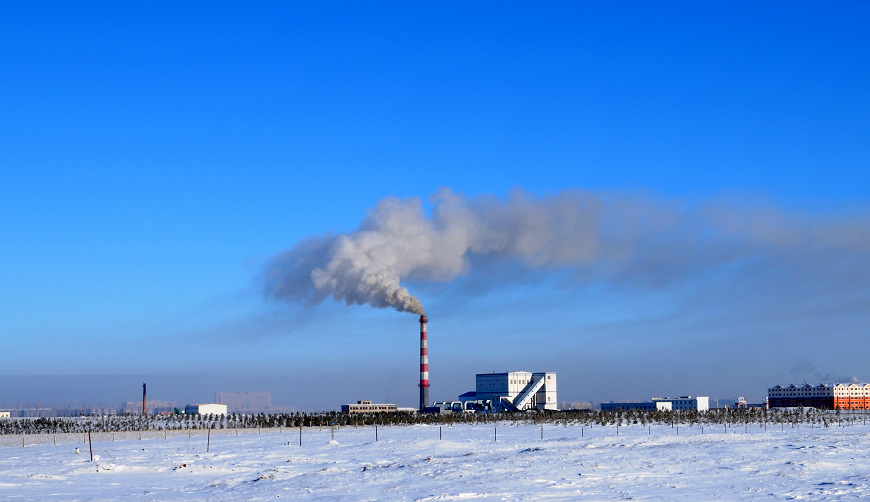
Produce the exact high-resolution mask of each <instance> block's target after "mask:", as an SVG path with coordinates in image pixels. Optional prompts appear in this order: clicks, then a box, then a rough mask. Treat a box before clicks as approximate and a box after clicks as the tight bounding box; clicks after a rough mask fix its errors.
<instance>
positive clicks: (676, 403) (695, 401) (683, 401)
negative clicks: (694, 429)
mask: <svg viewBox="0 0 870 502" xmlns="http://www.w3.org/2000/svg"><path fill="white" fill-rule="evenodd" d="M652 401H653V402H654V403H661V402H668V403H671V409H672V410H674V411H685V410H694V411H707V410H709V409H710V398H709V397H706V396H697V397H692V396H680V397H654V398H652Z"/></svg>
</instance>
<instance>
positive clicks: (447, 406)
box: [435, 371, 559, 411]
mask: <svg viewBox="0 0 870 502" xmlns="http://www.w3.org/2000/svg"><path fill="white" fill-rule="evenodd" d="M558 402H559V401H558V399H557V395H556V374H555V373H552V372H539V373H532V372H529V371H511V372H506V373H478V374H477V375H476V376H475V390H474V391H473V392H466V393H465V394H462V395H461V396H459V399H458V400H456V401H444V402H440V403H435V406H437V407H439V408H441V409H442V410H452V411H463V410H466V411H468V410H479V411H525V410H558V409H559V406H558Z"/></svg>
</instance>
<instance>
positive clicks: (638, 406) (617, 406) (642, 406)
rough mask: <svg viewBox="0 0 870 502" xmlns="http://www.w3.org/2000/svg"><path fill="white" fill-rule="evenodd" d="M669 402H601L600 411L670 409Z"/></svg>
mask: <svg viewBox="0 0 870 502" xmlns="http://www.w3.org/2000/svg"><path fill="white" fill-rule="evenodd" d="M671 409H672V408H671V403H669V402H667V401H657V402H636V403H601V411H617V410H622V411H633V410H641V411H671Z"/></svg>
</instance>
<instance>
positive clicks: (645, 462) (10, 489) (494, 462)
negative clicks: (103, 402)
mask: <svg viewBox="0 0 870 502" xmlns="http://www.w3.org/2000/svg"><path fill="white" fill-rule="evenodd" d="M333 434H334V439H333ZM439 434H440V436H441V438H442V439H439ZM542 434H543V439H541V435H542ZM190 435H191V437H188V431H171V432H169V433H168V435H167V436H166V437H165V438H164V433H163V432H155V431H151V432H145V433H142V439H139V433H138V432H127V433H123V434H122V433H115V434H114V440H113V435H112V433H99V434H94V435H93V436H92V439H93V451H94V457H95V458H94V460H93V461H91V460H90V453H89V448H88V443H87V441H86V439H87V436H86V435H82V434H63V435H61V434H58V435H27V436H2V437H0V444H2V447H0V500H64V501H68V500H70V501H72V500H76V501H84V500H121V499H124V500H252V501H253V500H275V499H289V500H297V499H304V500H354V501H357V500H710V499H717V500H794V499H805V500H849V499H858V498H863V497H867V496H870V456H868V439H870V425H860V424H859V425H853V426H848V427H837V426H836V425H834V426H832V427H830V428H820V427H819V426H818V425H817V426H815V427H811V426H809V425H806V424H804V425H801V426H800V427H799V428H798V427H792V426H790V425H785V426H784V428H783V427H782V426H781V425H769V426H768V427H767V429H766V430H765V428H764V426H759V425H758V424H755V425H749V426H748V427H744V426H743V425H740V426H733V427H730V428H728V429H727V430H726V428H725V426H707V427H705V428H704V430H703V431H702V430H701V428H700V427H699V426H697V425H695V426H692V427H688V426H681V427H679V428H672V427H670V426H665V425H658V426H657V425H653V426H652V427H651V429H648V428H647V427H645V426H641V425H633V426H622V427H620V428H619V431H618V433H617V430H616V427H615V426H613V425H610V426H592V427H590V426H588V425H586V426H581V425H568V426H563V425H556V424H547V425H544V426H543V428H542V427H541V426H540V425H534V424H530V423H521V424H519V425H516V424H512V423H509V422H500V423H498V424H492V423H490V424H476V425H470V424H460V425H453V426H452V427H450V426H446V425H445V426H438V425H413V426H406V425H403V426H380V427H378V430H377V436H378V437H377V440H376V439H375V428H374V427H372V426H366V427H359V428H354V427H346V428H341V429H339V430H335V431H332V430H330V429H329V428H326V427H324V428H322V429H319V428H317V427H313V428H305V429H304V430H303V431H302V445H301V446H300V445H299V429H287V428H284V429H263V430H261V431H258V430H257V429H251V430H240V431H235V430H232V429H230V430H227V429H223V430H214V431H212V433H211V434H210V437H209V436H207V434H206V432H205V431H203V430H199V431H193V432H191V433H190ZM55 443H56V444H55ZM22 445H24V446H22ZM76 448H78V449H79V451H80V453H79V454H76V453H75V449H76ZM207 448H208V450H209V451H206V449H207Z"/></svg>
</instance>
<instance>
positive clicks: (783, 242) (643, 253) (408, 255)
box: [266, 189, 870, 315]
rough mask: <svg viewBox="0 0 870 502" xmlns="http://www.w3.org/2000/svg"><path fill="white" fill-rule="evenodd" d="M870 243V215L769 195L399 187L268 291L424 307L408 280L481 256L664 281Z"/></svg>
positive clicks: (455, 270) (284, 263) (273, 277)
mask: <svg viewBox="0 0 870 502" xmlns="http://www.w3.org/2000/svg"><path fill="white" fill-rule="evenodd" d="M868 247H870V236H868V232H867V230H866V228H865V227H864V225H863V219H861V218H858V219H856V220H853V221H850V220H849V219H839V220H837V219H834V220H829V221H826V220H823V219H821V218H817V219H806V218H803V219H802V218H798V217H795V216H794V215H790V214H788V213H786V212H784V211H780V210H776V209H771V208H770V207H767V206H758V205H745V204H744V205H740V204H736V205H735V204H727V203H726V204H723V203H721V202H719V203H711V202H707V203H704V204H701V205H695V206H692V205H691V204H689V203H687V202H686V201H675V200H665V199H661V198H654V197H650V196H644V195H638V194H613V193H604V194H595V193H591V192H587V191H582V190H571V191H565V192H561V193H558V194H554V195H548V196H535V195H532V194H529V193H528V192H524V191H521V190H516V191H514V192H513V193H512V194H511V195H510V196H509V197H507V198H506V199H500V198H497V197H494V196H478V197H471V198H469V197H464V196H461V195H458V194H456V193H454V192H452V191H451V190H449V189H442V190H440V191H439V192H438V193H436V194H435V195H434V196H433V197H432V199H431V215H430V214H427V212H426V211H425V210H424V205H423V202H422V200H420V199H417V198H410V199H404V200H403V199H398V198H395V197H388V198H385V199H383V200H381V201H380V202H379V203H378V204H377V206H376V207H375V209H374V210H373V211H371V212H370V213H369V214H368V215H367V216H366V218H365V219H364V220H363V222H362V223H361V224H360V226H359V228H358V229H356V230H355V231H353V232H349V233H344V234H337V235H336V234H327V235H321V236H316V237H311V238H308V239H306V240H303V241H301V242H299V243H298V244H297V245H296V246H294V247H293V248H291V249H290V250H288V251H286V252H284V253H281V254H279V255H277V256H275V257H274V258H273V259H272V260H271V262H270V263H269V265H268V267H267V269H266V294H267V295H268V296H271V297H274V298H278V299H281V300H285V301H293V302H301V303H302V304H305V305H313V304H317V303H320V302H322V301H323V300H325V299H326V298H329V297H333V298H335V299H337V300H340V301H343V302H345V303H346V304H348V305H353V304H358V305H363V304H368V305H371V306H373V307H378V308H394V309H396V310H398V311H401V312H412V313H414V314H419V315H422V314H424V313H425V309H424V308H423V305H422V304H421V302H420V300H419V299H418V298H417V297H416V296H414V295H412V294H411V293H410V292H409V291H408V289H407V288H406V287H405V286H403V281H407V280H413V281H450V280H453V279H455V278H457V277H459V276H462V275H465V274H469V273H472V272H474V271H473V270H472V264H474V266H478V265H486V264H487V263H494V262H505V261H509V260H510V261H513V262H517V264H518V266H520V267H521V268H524V269H556V268H564V267H571V268H575V269H577V270H583V272H584V276H585V277H590V276H593V277H594V276H595V275H596V274H597V275H598V276H601V277H609V278H611V279H616V280H625V281H634V282H644V283H647V284H659V283H662V282H666V281H670V280H674V278H675V277H679V276H680V275H681V274H685V273H687V272H691V271H693V270H703V269H710V268H713V267H716V266H728V265H730V264H734V263H739V262H740V260H743V259H745V258H747V257H751V256H757V255H759V254H763V253H765V252H767V251H770V250H777V249H778V250H781V251H782V250H788V249H804V250H806V249H813V248H815V249H822V248H825V249H831V248H841V249H844V250H848V249H852V250H853V251H858V252H865V251H866V250H867V249H868ZM774 254H775V253H774ZM484 268H485V267H484Z"/></svg>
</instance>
